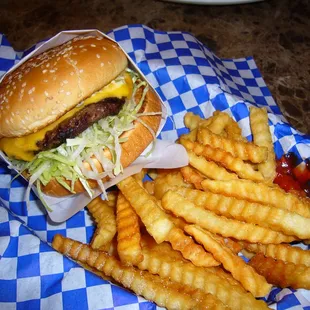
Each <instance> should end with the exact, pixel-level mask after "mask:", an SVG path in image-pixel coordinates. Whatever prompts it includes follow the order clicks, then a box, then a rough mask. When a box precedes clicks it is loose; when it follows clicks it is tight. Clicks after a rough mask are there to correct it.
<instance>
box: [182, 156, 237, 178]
mask: <svg viewBox="0 0 310 310" xmlns="http://www.w3.org/2000/svg"><path fill="white" fill-rule="evenodd" d="M187 154H188V159H189V164H190V165H191V166H192V167H194V168H195V169H197V170H198V171H199V172H201V173H202V174H203V175H205V176H206V177H207V178H210V179H214V180H235V179H238V176H237V175H236V174H235V173H231V172H228V171H227V170H226V169H225V168H223V167H221V166H219V165H218V164H217V163H215V162H213V161H209V160H207V159H206V158H205V157H203V156H197V155H196V154H195V153H194V152H192V151H189V150H188V151H187Z"/></svg>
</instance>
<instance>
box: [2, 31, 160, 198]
mask: <svg viewBox="0 0 310 310" xmlns="http://www.w3.org/2000/svg"><path fill="white" fill-rule="evenodd" d="M160 120H161V102H160V100H159V98H158V96H157V95H156V94H155V93H154V91H153V90H152V89H151V88H149V86H148V84H147V83H146V82H145V81H144V80H143V79H141V78H140V76H139V75H138V74H137V73H136V72H134V71H133V70H131V69H129V68H128V61H127V57H126V55H125V54H124V53H123V51H122V50H121V49H120V48H119V47H118V45H117V44H116V43H114V42H113V41H111V40H109V39H106V38H103V37H92V36H87V37H86V36H79V37H76V38H74V39H72V40H71V41H69V42H66V43H64V44H62V45H60V46H57V47H55V48H52V49H50V50H47V51H46V52H44V53H42V54H40V55H38V56H35V57H33V58H30V59H29V60H28V61H26V62H25V63H23V64H22V65H21V66H19V67H18V68H17V69H16V70H14V71H12V72H10V73H9V74H8V75H6V76H5V78H4V79H3V81H2V82H1V84H0V150H1V151H3V152H4V154H5V155H6V156H7V158H8V159H9V160H10V162H11V163H12V167H13V168H15V169H17V170H18V171H20V173H21V174H23V175H24V176H25V177H26V178H28V180H29V187H28V190H30V186H31V185H32V184H36V186H37V191H38V193H39V195H41V194H42V192H43V193H45V194H48V195H52V196H66V195H70V194H73V193H80V192H83V191H87V192H88V193H89V194H90V195H91V193H92V190H91V189H92V188H94V187H97V186H100V187H101V188H102V190H104V186H103V181H104V180H107V179H109V178H113V177H114V176H116V175H118V174H119V173H121V172H122V169H123V168H124V167H127V166H128V165H130V163H132V162H133V161H134V160H135V159H136V158H137V157H138V156H139V155H140V154H141V153H142V152H143V151H144V150H145V148H146V147H147V146H148V145H149V144H150V143H151V142H152V141H153V140H154V138H155V134H156V132H157V130H158V128H159V124H160Z"/></svg>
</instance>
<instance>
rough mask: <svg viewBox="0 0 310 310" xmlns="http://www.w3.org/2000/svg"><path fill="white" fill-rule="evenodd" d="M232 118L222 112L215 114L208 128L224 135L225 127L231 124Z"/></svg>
mask: <svg viewBox="0 0 310 310" xmlns="http://www.w3.org/2000/svg"><path fill="white" fill-rule="evenodd" d="M230 121H231V117H230V116H229V115H228V114H226V113H224V112H221V111H215V112H214V113H213V117H212V122H211V124H209V125H208V126H207V127H208V128H209V129H210V130H211V131H212V132H213V133H215V134H217V135H220V134H223V132H224V129H225V127H226V126H227V125H228V124H229V123H230Z"/></svg>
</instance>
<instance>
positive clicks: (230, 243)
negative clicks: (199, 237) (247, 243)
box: [214, 235, 243, 254]
mask: <svg viewBox="0 0 310 310" xmlns="http://www.w3.org/2000/svg"><path fill="white" fill-rule="evenodd" d="M214 236H216V238H217V239H216V240H217V241H219V242H220V243H221V244H223V245H225V246H226V247H228V248H229V249H230V250H231V251H232V252H233V253H235V254H238V253H239V252H241V251H242V250H243V246H242V245H241V244H240V243H238V242H237V241H235V240H233V239H231V238H224V237H222V236H219V235H214Z"/></svg>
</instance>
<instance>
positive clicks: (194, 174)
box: [180, 166, 205, 189]
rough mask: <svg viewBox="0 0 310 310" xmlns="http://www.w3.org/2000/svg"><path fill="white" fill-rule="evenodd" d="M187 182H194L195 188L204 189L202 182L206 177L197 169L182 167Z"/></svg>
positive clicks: (181, 170)
mask: <svg viewBox="0 0 310 310" xmlns="http://www.w3.org/2000/svg"><path fill="white" fill-rule="evenodd" d="M180 172H181V173H182V176H183V179H184V181H185V182H187V183H190V184H193V185H194V187H195V188H197V189H202V186H201V184H200V183H201V182H202V181H203V180H204V179H205V177H203V176H202V175H201V174H200V173H199V172H198V171H197V170H196V169H194V168H192V167H190V166H186V167H183V168H181V169H180Z"/></svg>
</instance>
